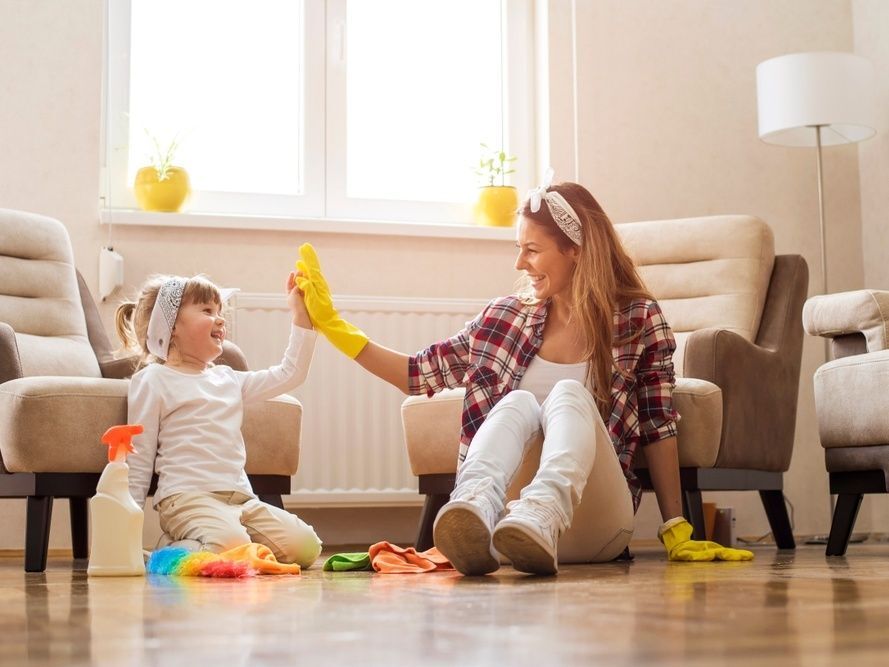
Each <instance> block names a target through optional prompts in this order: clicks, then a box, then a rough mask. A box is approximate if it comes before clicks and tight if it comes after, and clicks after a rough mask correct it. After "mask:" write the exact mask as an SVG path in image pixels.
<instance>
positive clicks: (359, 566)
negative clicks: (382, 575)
mask: <svg viewBox="0 0 889 667" xmlns="http://www.w3.org/2000/svg"><path fill="white" fill-rule="evenodd" d="M322 569H323V570H324V571H325V572H346V571H348V570H371V569H373V568H372V567H371V564H370V554H369V553H367V552H366V551H351V552H346V553H341V554H333V555H332V556H331V557H330V558H328V559H327V560H326V561H324V566H323V568H322Z"/></svg>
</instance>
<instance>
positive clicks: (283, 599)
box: [0, 545, 889, 667]
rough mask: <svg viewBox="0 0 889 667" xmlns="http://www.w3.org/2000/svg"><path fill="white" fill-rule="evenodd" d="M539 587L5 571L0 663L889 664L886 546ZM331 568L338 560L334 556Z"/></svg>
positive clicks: (636, 565)
mask: <svg viewBox="0 0 889 667" xmlns="http://www.w3.org/2000/svg"><path fill="white" fill-rule="evenodd" d="M823 549H824V547H809V546H806V547H800V548H799V549H798V550H797V551H796V552H795V553H793V552H783V553H778V552H776V551H775V550H774V548H759V549H757V550H756V560H755V561H754V562H752V563H699V564H696V563H667V562H666V561H665V560H664V557H663V555H662V552H661V551H660V550H658V549H657V548H656V547H654V546H653V547H651V548H650V549H642V550H637V551H636V552H635V554H636V560H635V561H634V562H633V563H630V564H627V563H611V564H607V565H595V566H570V567H564V568H563V569H562V571H561V572H560V574H559V576H558V577H551V578H535V577H528V576H523V575H519V574H518V573H516V572H515V571H513V570H511V569H509V568H504V569H502V570H501V571H500V572H498V573H497V574H496V575H493V576H488V577H483V578H474V579H470V578H463V577H461V576H459V575H457V574H455V573H439V574H425V575H381V574H372V573H367V572H360V573H342V574H336V573H328V572H321V571H320V570H319V569H312V570H308V571H306V572H304V574H303V575H302V576H300V577H289V578H288V577H264V578H253V579H245V580H235V581H232V580H209V579H187V578H171V577H148V578H129V579H125V578H124V579H105V578H93V579H89V578H87V576H86V573H85V572H84V571H83V568H84V567H85V564H84V563H76V564H74V566H73V567H72V564H71V562H70V561H66V560H65V559H62V558H53V559H51V561H50V565H49V567H48V568H47V571H46V572H45V573H43V574H25V573H24V572H23V570H22V564H21V560H20V559H14V558H10V557H6V558H2V559H0V637H2V646H0V664H2V665H40V666H42V665H113V666H115V667H118V666H122V665H163V666H167V665H186V666H188V667H199V666H204V665H207V666H211V667H215V666H217V665H219V666H222V665H226V666H227V665H235V666H240V665H250V666H251V667H252V666H262V665H329V664H343V665H349V666H350V667H358V666H359V665H360V666H363V665H384V664H385V665H423V666H429V665H449V666H450V665H455V666H459V667H466V666H469V665H497V666H509V665H542V666H547V667H548V666H549V665H560V664H583V665H591V664H604V665H636V664H640V665H655V664H675V665H680V664H681V665H687V664H692V665H744V666H745V667H747V666H751V665H772V664H776V665H807V666H808V665H831V664H835V665H852V664H854V665H856V666H858V665H868V664H873V665H887V664H889V545H853V546H852V547H850V550H849V554H848V555H847V556H846V557H845V558H831V559H826V558H825V557H824V555H823ZM325 555H326V554H325Z"/></svg>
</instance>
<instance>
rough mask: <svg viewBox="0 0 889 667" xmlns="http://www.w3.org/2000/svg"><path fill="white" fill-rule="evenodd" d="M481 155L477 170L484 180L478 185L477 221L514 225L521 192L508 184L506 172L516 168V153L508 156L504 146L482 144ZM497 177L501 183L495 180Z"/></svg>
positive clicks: (504, 225)
mask: <svg viewBox="0 0 889 667" xmlns="http://www.w3.org/2000/svg"><path fill="white" fill-rule="evenodd" d="M481 149H482V155H481V158H479V161H478V168H477V169H476V170H475V173H476V174H478V175H479V176H480V177H481V178H482V181H483V183H484V185H482V187H481V188H480V189H479V195H478V201H477V202H476V204H475V221H476V222H477V223H478V224H480V225H487V226H490V227H511V226H512V225H513V224H514V223H515V218H516V209H517V208H518V206H519V196H518V192H516V189H515V188H514V187H513V186H511V185H507V184H506V175H507V174H512V173H514V172H515V169H511V168H510V165H511V163H513V162H515V161H516V159H517V158H516V157H515V156H509V157H508V156H507V155H506V153H505V152H504V151H503V150H492V149H491V148H489V147H488V146H487V145H486V144H481ZM495 181H499V183H497V184H495Z"/></svg>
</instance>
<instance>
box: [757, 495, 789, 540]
mask: <svg viewBox="0 0 889 667" xmlns="http://www.w3.org/2000/svg"><path fill="white" fill-rule="evenodd" d="M759 497H760V499H761V500H762V506H763V508H764V509H765V511H766V518H768V520H769V527H770V528H771V529H772V536H773V537H774V538H775V544H776V545H777V546H778V548H779V549H796V541H795V540H794V539H793V530H792V529H791V527H790V517H788V516H787V505H785V504H784V492H783V491H781V490H780V489H769V490H766V491H760V492H759Z"/></svg>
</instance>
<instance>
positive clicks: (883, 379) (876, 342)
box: [803, 290, 889, 556]
mask: <svg viewBox="0 0 889 667" xmlns="http://www.w3.org/2000/svg"><path fill="white" fill-rule="evenodd" d="M803 323H804V325H805V328H806V332H807V333H809V334H811V335H813V336H823V337H825V338H828V339H830V350H831V357H832V360H831V361H828V362H827V363H825V364H824V365H823V366H821V367H820V368H819V369H818V370H817V371H815V379H814V381H815V409H816V411H817V413H818V434H819V437H820V440H821V446H822V447H824V461H825V464H826V466H827V472H828V474H829V477H830V492H831V493H835V494H837V503H836V507H835V509H834V514H833V522H832V524H831V527H830V536H829V537H828V539H827V555H828V556H842V555H843V554H844V553H846V547H847V546H848V544H849V538H850V536H851V535H852V528H853V527H854V526H855V519H856V517H857V515H858V509H859V507H860V506H861V499H862V495H863V494H865V493H889V482H887V478H889V418H887V416H886V408H887V406H889V399H887V395H889V292H886V291H878V290H858V291H855V292H845V293H842V294H827V295H823V296H816V297H812V298H811V299H809V300H808V301H806V305H805V308H804V309H803Z"/></svg>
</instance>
